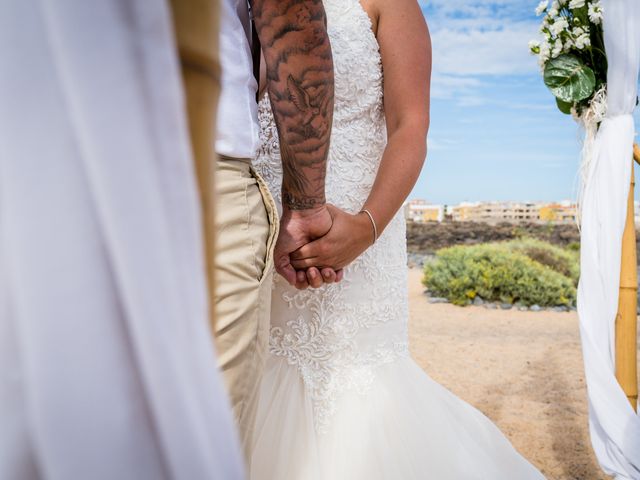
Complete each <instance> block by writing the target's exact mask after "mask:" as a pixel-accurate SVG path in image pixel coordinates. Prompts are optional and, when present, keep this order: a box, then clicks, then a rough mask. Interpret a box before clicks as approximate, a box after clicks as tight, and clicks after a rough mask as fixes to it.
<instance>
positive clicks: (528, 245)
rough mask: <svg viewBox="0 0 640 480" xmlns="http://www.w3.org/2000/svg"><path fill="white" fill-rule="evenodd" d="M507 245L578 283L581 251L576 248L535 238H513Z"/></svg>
mask: <svg viewBox="0 0 640 480" xmlns="http://www.w3.org/2000/svg"><path fill="white" fill-rule="evenodd" d="M505 246H507V247H508V248H510V249H511V250H513V251H516V252H521V253H524V254H525V255H526V256H527V257H529V258H530V259H531V260H535V261H536V262H538V263H541V264H542V265H546V266H547V267H549V268H551V269H552V270H555V271H556V272H558V273H561V274H562V275H564V276H565V277H569V278H570V279H571V280H572V281H573V284H574V285H575V286H577V285H578V279H579V277H580V259H579V253H578V252H576V251H575V250H569V249H565V248H561V247H557V246H555V245H552V244H550V243H547V242H543V241H542V240H538V239H535V238H522V239H519V240H513V241H510V242H506V243H505Z"/></svg>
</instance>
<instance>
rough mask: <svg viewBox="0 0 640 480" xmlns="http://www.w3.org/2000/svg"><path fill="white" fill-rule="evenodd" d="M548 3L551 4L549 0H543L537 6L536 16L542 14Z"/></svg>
mask: <svg viewBox="0 0 640 480" xmlns="http://www.w3.org/2000/svg"><path fill="white" fill-rule="evenodd" d="M547 5H549V0H542V1H541V2H540V3H539V4H538V6H537V7H536V16H538V17H539V16H540V15H542V12H544V11H545V10H546V9H547Z"/></svg>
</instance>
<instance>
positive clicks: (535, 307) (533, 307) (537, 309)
mask: <svg viewBox="0 0 640 480" xmlns="http://www.w3.org/2000/svg"><path fill="white" fill-rule="evenodd" d="M529 310H531V311H532V312H539V311H541V310H542V307H540V305H531V306H530V307H529Z"/></svg>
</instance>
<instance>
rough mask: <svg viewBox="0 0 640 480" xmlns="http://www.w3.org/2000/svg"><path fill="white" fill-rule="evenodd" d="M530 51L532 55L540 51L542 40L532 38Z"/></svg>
mask: <svg viewBox="0 0 640 480" xmlns="http://www.w3.org/2000/svg"><path fill="white" fill-rule="evenodd" d="M529 52H531V55H537V54H538V53H540V42H539V41H538V40H531V41H530V42H529Z"/></svg>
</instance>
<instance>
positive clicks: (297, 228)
mask: <svg viewBox="0 0 640 480" xmlns="http://www.w3.org/2000/svg"><path fill="white" fill-rule="evenodd" d="M332 223H333V222H332V219H331V215H330V214H329V211H328V210H327V207H326V206H324V205H323V206H321V207H317V208H314V209H308V210H289V209H285V210H284V212H283V214H282V219H281V221H280V235H279V236H278V240H277V242H276V246H275V252H274V261H275V267H276V271H277V272H278V273H279V274H280V275H282V276H283V277H284V278H285V280H287V282H289V284H291V285H294V286H295V287H296V288H299V289H302V288H307V287H308V286H309V285H311V286H312V287H314V288H318V287H320V286H321V285H322V284H323V283H333V282H335V281H339V280H340V278H341V272H338V273H336V272H335V271H334V270H333V269H330V268H325V269H322V271H320V269H318V268H315V267H314V268H309V269H308V270H307V271H306V272H305V271H298V272H296V269H294V267H293V266H292V265H291V258H290V254H291V253H292V252H294V251H295V250H297V249H298V248H300V247H301V246H303V245H305V244H307V243H309V242H311V241H313V240H315V239H317V238H320V237H322V236H323V235H325V234H326V233H327V232H328V231H329V229H330V228H331V225H332ZM305 270H306V269H305Z"/></svg>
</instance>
